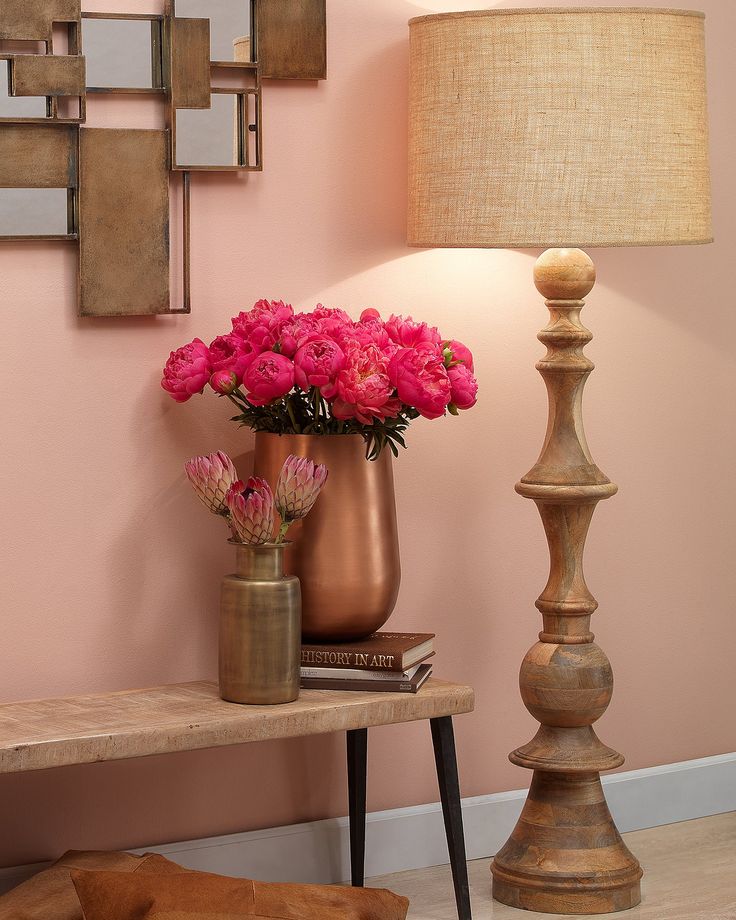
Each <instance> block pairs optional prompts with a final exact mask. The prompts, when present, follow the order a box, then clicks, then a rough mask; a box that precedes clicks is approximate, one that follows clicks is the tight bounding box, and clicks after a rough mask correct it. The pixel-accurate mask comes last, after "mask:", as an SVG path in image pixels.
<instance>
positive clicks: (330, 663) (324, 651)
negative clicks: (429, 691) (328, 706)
mask: <svg viewBox="0 0 736 920" xmlns="http://www.w3.org/2000/svg"><path fill="white" fill-rule="evenodd" d="M434 638H435V637H434V633H392V632H377V633H373V635H372V636H369V637H368V638H367V639H362V640H361V641H359V642H346V643H343V644H338V645H303V646H302V670H301V685H302V688H303V689H304V690H369V691H372V692H373V691H376V690H386V691H389V692H391V693H416V692H417V690H418V689H419V688H420V687H421V686H422V684H423V683H424V682H425V681H426V680H427V678H428V677H429V675H430V674H431V673H432V665H431V664H424V662H426V661H427V659H428V658H431V657H432V655H434Z"/></svg>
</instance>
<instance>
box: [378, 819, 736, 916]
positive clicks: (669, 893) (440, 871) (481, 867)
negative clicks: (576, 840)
mask: <svg viewBox="0 0 736 920" xmlns="http://www.w3.org/2000/svg"><path fill="white" fill-rule="evenodd" d="M625 839H626V842H627V844H628V845H629V847H630V848H631V850H632V851H633V852H634V854H635V855H636V856H637V858H638V859H639V861H640V862H641V864H642V866H643V867H644V871H645V875H644V879H643V881H642V889H643V898H642V903H641V904H640V905H639V907H635V908H634V909H633V910H629V911H626V912H624V913H621V914H617V915H616V914H608V915H607V916H609V917H614V916H619V917H621V920H624V918H626V920H736V812H731V813H729V814H725V815H716V816H715V817H713V818H702V819H700V820H698V821H683V822H682V823H681V824H670V825H667V826H666V827H656V828H652V829H651V830H646V831H636V832H635V833H632V834H626V835H625ZM489 864H490V860H486V859H483V860H476V861H474V862H471V863H470V864H469V867H470V888H471V893H472V898H473V918H474V920H489V918H490V920H532V918H535V917H537V918H540V920H541V918H550V917H553V916H558V915H557V914H537V913H532V912H529V911H518V910H514V909H513V908H511V907H506V906H505V905H503V904H497V903H496V902H495V901H492V900H491V882H490V872H489ZM368 884H370V885H371V886H373V887H381V888H390V889H391V890H392V891H395V892H397V893H398V894H403V895H406V897H408V898H409V899H410V901H411V907H410V909H409V920H456V918H457V913H456V912H455V904H454V900H453V895H452V880H451V876H450V869H449V867H448V866H440V867H437V868H434V869H418V870H416V871H414V872H401V873H399V874H397V875H384V876H382V877H381V878H374V879H371V880H370V881H369V883H368ZM586 916H588V915H586ZM583 920H584V918H583Z"/></svg>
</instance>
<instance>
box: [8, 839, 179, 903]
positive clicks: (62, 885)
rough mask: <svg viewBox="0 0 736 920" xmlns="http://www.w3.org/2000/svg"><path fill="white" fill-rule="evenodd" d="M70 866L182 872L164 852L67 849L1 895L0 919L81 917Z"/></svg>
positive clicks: (126, 870)
mask: <svg viewBox="0 0 736 920" xmlns="http://www.w3.org/2000/svg"><path fill="white" fill-rule="evenodd" d="M72 869H112V870H115V871H117V872H150V871H153V872H156V873H158V874H160V875H163V874H165V873H166V872H172V871H175V872H181V871H182V869H181V868H180V867H179V866H177V865H176V863H172V862H169V860H168V859H164V857H163V856H156V855H154V854H151V853H149V854H147V855H146V856H132V855H131V854H130V853H96V852H89V853H87V852H78V851H76V850H70V851H69V852H68V853H65V854H64V855H63V856H62V857H61V859H59V860H58V861H57V862H55V863H54V865H53V866H51V867H50V868H48V869H44V870H43V872H39V873H38V875H34V876H33V878H30V879H28V881H27V882H23V884H22V885H18V887H17V888H14V889H13V890H12V891H9V892H8V893H7V894H4V895H2V896H0V920H83V916H82V908H81V905H80V904H79V898H78V897H77V892H76V891H75V889H74V883H73V882H72V879H71V870H72Z"/></svg>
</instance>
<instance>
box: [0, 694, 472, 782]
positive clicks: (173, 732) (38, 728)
mask: <svg viewBox="0 0 736 920" xmlns="http://www.w3.org/2000/svg"><path fill="white" fill-rule="evenodd" d="M473 703H474V700H473V691H472V690H471V688H470V687H464V686H461V685H460V684H452V683H446V682H445V681H440V680H429V681H427V683H426V684H425V685H424V687H422V689H421V690H420V691H419V692H418V693H416V694H413V693H385V692H376V693H346V692H344V691H342V692H340V691H332V690H302V691H301V696H300V697H299V699H298V700H297V701H296V702H295V703H286V704H284V705H281V706H241V705H238V704H235V703H226V702H224V701H223V700H221V699H220V697H219V695H218V691H217V685H216V684H214V683H208V682H204V681H202V682H197V683H187V684H171V685H170V686H164V687H153V688H151V689H148V690H123V691H121V692H118V693H104V694H94V695H90V696H76V697H67V698H64V699H47V700H33V701H31V702H22V703H5V704H2V705H0V774H2V773H22V772H26V771H30V770H46V769H48V768H50V767H64V766H70V765H72V764H82V763H97V762H99V761H104V760H125V759H126V758H129V757H146V756H148V755H151V754H169V753H174V752H176V751H191V750H196V749H199V748H212V747H223V746H225V745H231V744H245V743H249V742H253V741H270V740H273V739H276V738H295V737H302V736H304V735H319V734H324V733H328V732H338V731H350V730H353V729H362V728H371V727H372V726H375V725H390V724H393V723H397V722H413V721H416V720H419V719H436V718H441V717H444V716H454V715H459V714H460V713H464V712H471V711H472V709H473Z"/></svg>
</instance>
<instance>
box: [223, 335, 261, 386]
mask: <svg viewBox="0 0 736 920" xmlns="http://www.w3.org/2000/svg"><path fill="white" fill-rule="evenodd" d="M260 351H261V349H260V348H254V347H253V346H252V345H251V343H250V342H247V341H245V339H242V338H241V337H240V336H239V335H235V333H234V332H231V333H230V334H229V335H218V336H217V338H216V339H214V340H213V341H212V342H211V343H210V361H211V363H212V370H213V371H232V372H233V373H234V374H235V376H236V377H237V380H238V385H240V384H241V383H242V380H243V374H244V373H245V372H246V371H247V370H248V368H249V367H250V366H251V364H252V363H253V362H254V361H255V359H256V358H257V357H258V355H259V354H260Z"/></svg>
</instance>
